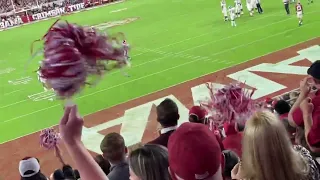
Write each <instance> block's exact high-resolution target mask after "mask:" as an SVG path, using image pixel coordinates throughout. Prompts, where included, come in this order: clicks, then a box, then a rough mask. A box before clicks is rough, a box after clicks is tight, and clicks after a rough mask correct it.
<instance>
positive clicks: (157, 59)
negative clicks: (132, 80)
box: [109, 11, 317, 75]
mask: <svg viewBox="0 0 320 180" xmlns="http://www.w3.org/2000/svg"><path fill="white" fill-rule="evenodd" d="M316 12H317V11H313V12H309V14H311V13H316ZM306 14H307V13H306ZM291 19H292V18H288V19H284V20H281V21H277V22H274V23H271V24H267V25H265V26H260V27H258V28H254V29H251V30H249V31H246V32H242V33H238V34H234V35H231V36H227V37H225V38H221V39H218V40H215V41H210V42H207V43H204V44H200V45H198V46H193V47H191V48H188V49H185V50H183V51H180V52H179V53H176V54H182V53H184V52H186V51H189V50H192V49H196V48H199V47H202V46H206V45H208V44H212V43H216V42H219V41H223V40H226V39H230V38H232V37H236V36H239V35H243V34H246V33H248V32H251V31H255V30H259V29H263V28H266V27H268V26H270V25H274V24H278V23H281V22H284V21H287V20H291ZM304 26H306V25H304ZM227 50H228V49H227ZM167 57H168V56H166V55H165V56H163V57H159V58H156V59H153V60H151V61H146V62H143V63H140V64H137V65H133V66H132V67H131V68H135V67H139V66H143V65H145V64H149V63H153V62H155V61H159V60H161V59H165V58H167ZM119 72H120V71H114V72H112V73H110V74H109V75H112V74H116V73H119Z"/></svg>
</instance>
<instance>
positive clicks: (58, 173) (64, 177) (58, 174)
mask: <svg viewBox="0 0 320 180" xmlns="http://www.w3.org/2000/svg"><path fill="white" fill-rule="evenodd" d="M78 178H79V177H78V176H76V175H75V171H74V170H73V169H72V167H71V166H70V165H64V166H63V167H62V170H61V169H57V170H55V171H54V172H53V174H52V175H51V176H50V179H51V180H76V179H78Z"/></svg>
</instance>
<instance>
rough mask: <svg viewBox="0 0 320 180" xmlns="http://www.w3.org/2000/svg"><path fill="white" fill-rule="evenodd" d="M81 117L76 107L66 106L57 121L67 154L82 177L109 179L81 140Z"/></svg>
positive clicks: (98, 179) (96, 179)
mask: <svg viewBox="0 0 320 180" xmlns="http://www.w3.org/2000/svg"><path fill="white" fill-rule="evenodd" d="M82 127H83V118H82V117H81V116H80V114H79V112H78V107H77V106H76V105H74V106H67V107H65V108H64V115H63V116H62V118H61V120H60V123H59V131H60V133H61V137H62V139H63V142H64V144H65V146H66V149H67V151H68V152H69V155H70V156H71V158H72V159H73V161H74V162H75V164H76V166H77V168H78V169H79V172H80V174H81V178H82V179H94V180H109V178H108V177H107V176H106V175H105V174H104V172H103V171H102V169H101V168H100V167H99V165H98V164H97V163H96V162H95V161H94V159H93V158H92V156H91V155H90V153H89V152H88V150H87V149H86V148H85V147H84V145H83V143H82V142H81V132H82Z"/></svg>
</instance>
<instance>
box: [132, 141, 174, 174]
mask: <svg viewBox="0 0 320 180" xmlns="http://www.w3.org/2000/svg"><path fill="white" fill-rule="evenodd" d="M129 163H130V180H169V179H170V175H169V172H168V166H169V164H168V151H167V149H166V148H165V147H163V146H161V145H156V144H147V145H145V146H143V147H141V148H138V149H136V150H134V151H132V152H131V153H130V155H129Z"/></svg>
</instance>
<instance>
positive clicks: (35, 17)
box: [0, 0, 121, 31]
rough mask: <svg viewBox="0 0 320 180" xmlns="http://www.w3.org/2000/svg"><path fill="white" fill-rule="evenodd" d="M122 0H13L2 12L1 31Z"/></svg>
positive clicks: (0, 15)
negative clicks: (5, 10)
mask: <svg viewBox="0 0 320 180" xmlns="http://www.w3.org/2000/svg"><path fill="white" fill-rule="evenodd" d="M120 1H121V0H54V1H52V0H20V1H19V0H18V1H13V0H11V6H10V8H7V12H4V13H0V17H1V21H0V31H2V30H6V29H9V28H12V27H16V26H20V25H24V24H28V23H32V22H36V21H40V20H44V19H48V18H51V17H56V16H62V15H67V14H70V13H74V12H77V11H81V10H85V9H88V8H93V7H96V6H102V5H105V4H108V3H113V2H120ZM7 7H9V6H7ZM12 7H13V9H12ZM0 8H1V7H0Z"/></svg>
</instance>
